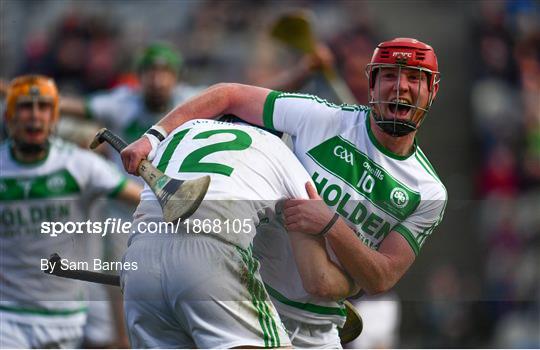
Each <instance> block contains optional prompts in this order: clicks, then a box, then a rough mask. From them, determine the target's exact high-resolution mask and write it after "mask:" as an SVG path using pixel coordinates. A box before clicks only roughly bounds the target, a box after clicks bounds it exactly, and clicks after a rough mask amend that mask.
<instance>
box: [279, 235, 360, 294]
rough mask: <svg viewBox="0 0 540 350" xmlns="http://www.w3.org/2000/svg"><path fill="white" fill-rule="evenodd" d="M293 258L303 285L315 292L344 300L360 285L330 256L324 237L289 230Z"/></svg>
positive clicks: (356, 291)
mask: <svg viewBox="0 0 540 350" xmlns="http://www.w3.org/2000/svg"><path fill="white" fill-rule="evenodd" d="M289 237H290V240H291V245H292V248H293V253H294V258H295V261H296V265H297V266H298V271H299V273H300V277H301V279H302V285H303V286H304V289H305V290H306V291H307V292H308V293H309V294H312V295H316V296H318V297H321V298H326V299H331V300H343V299H345V298H346V297H348V296H351V295H354V294H357V293H358V291H359V288H358V287H357V286H356V284H355V283H354V282H353V280H352V279H351V278H350V277H349V276H348V275H347V274H346V273H345V272H344V271H343V270H341V269H340V268H339V267H338V266H337V265H336V264H335V263H334V262H333V261H332V260H331V259H330V257H329V256H328V253H327V251H326V244H325V240H324V238H322V239H321V238H316V237H313V236H309V235H305V234H303V233H298V232H289Z"/></svg>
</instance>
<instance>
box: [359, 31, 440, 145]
mask: <svg viewBox="0 0 540 350" xmlns="http://www.w3.org/2000/svg"><path fill="white" fill-rule="evenodd" d="M366 75H367V77H368V81H369V96H368V99H369V104H370V105H371V106H372V108H373V112H374V113H373V117H374V119H375V123H376V124H377V125H378V126H379V127H380V128H381V129H382V130H383V131H384V132H386V133H388V134H390V135H391V136H397V137H400V136H404V135H407V134H409V133H411V132H413V131H416V130H417V129H418V127H419V126H420V124H421V123H422V121H423V120H424V118H425V116H426V114H427V112H428V111H429V108H430V107H431V103H432V102H433V99H434V98H435V96H436V95H437V91H438V90H439V79H440V73H439V71H438V64H437V56H436V55H435V52H434V51H433V48H432V47H431V46H429V45H427V44H424V43H423V42H420V41H418V40H416V39H410V38H397V39H393V40H390V41H385V42H382V43H380V44H379V45H378V46H377V48H376V49H375V52H374V53H373V57H372V58H371V63H369V64H368V65H367V67H366Z"/></svg>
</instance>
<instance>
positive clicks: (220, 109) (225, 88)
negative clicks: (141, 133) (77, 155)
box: [122, 83, 271, 174]
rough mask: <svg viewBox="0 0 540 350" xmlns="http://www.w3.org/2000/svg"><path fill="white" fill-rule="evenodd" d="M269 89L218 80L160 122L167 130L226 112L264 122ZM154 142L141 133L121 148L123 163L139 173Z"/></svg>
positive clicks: (257, 123) (252, 121)
mask: <svg viewBox="0 0 540 350" xmlns="http://www.w3.org/2000/svg"><path fill="white" fill-rule="evenodd" d="M270 92H271V90H269V89H265V88H260V87H255V86H249V85H241V84H233V83H221V84H216V85H213V86H211V87H209V88H208V89H206V90H205V91H203V92H202V93H201V94H199V95H197V96H195V97H193V98H191V99H189V100H188V101H186V102H185V103H182V104H180V105H178V106H176V107H175V108H174V109H173V110H172V111H170V112H169V113H167V115H166V116H165V117H163V119H161V120H160V121H159V122H158V124H157V125H159V126H161V127H162V128H163V129H164V130H165V131H166V132H167V133H170V132H171V131H173V130H174V129H176V128H177V127H178V126H179V125H182V124H184V123H185V122H187V121H190V120H193V119H213V118H217V117H219V116H220V115H223V114H234V115H236V116H238V117H240V118H242V119H244V120H245V121H247V122H249V123H252V124H256V125H261V126H262V125H263V109H264V103H265V101H266V97H267V96H268V94H269V93H270ZM150 150H151V145H150V142H149V141H148V139H147V138H146V137H142V138H140V139H139V140H137V141H135V142H134V143H132V144H131V145H129V146H128V147H127V148H126V149H124V150H123V151H122V161H123V163H124V167H125V168H126V170H127V171H128V172H129V173H130V174H136V172H137V166H138V165H139V163H140V161H141V160H142V159H145V158H146V156H147V155H148V154H149V153H150Z"/></svg>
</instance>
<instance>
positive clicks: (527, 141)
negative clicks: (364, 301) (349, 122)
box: [0, 0, 540, 348]
mask: <svg viewBox="0 0 540 350" xmlns="http://www.w3.org/2000/svg"><path fill="white" fill-rule="evenodd" d="M75 3H76V2H75ZM81 3H82V4H81V7H80V8H78V7H77V6H70V7H69V8H68V9H67V10H65V11H57V12H55V13H53V14H51V13H49V15H50V16H51V17H53V20H51V23H54V24H52V25H51V24H49V25H48V30H47V31H44V30H43V28H39V29H38V28H36V30H33V31H29V32H28V33H25V34H26V36H24V37H22V43H21V46H22V47H21V51H20V52H21V53H18V52H14V51H16V50H14V49H13V48H9V47H8V49H7V50H6V51H4V48H3V49H2V51H4V53H3V54H0V56H3V57H1V58H0V61H1V62H6V60H7V59H8V58H12V59H11V60H10V62H11V63H10V64H9V65H4V68H3V69H2V71H1V72H0V73H1V76H0V77H1V78H3V79H9V78H11V77H13V76H16V75H18V74H23V73H30V72H32V73H42V74H46V75H48V76H51V77H52V78H54V79H55V80H56V82H57V84H58V86H59V89H60V91H61V93H62V95H63V96H79V97H83V98H89V97H90V96H93V95H94V94H96V93H100V92H102V91H103V90H109V89H113V88H118V87H124V88H126V89H133V90H138V89H141V81H140V75H138V74H137V72H136V70H135V65H134V62H135V61H136V60H135V58H137V57H139V55H140V51H141V50H142V49H143V48H144V47H145V46H146V45H148V44H150V43H151V42H152V41H154V40H155V39H159V40H160V41H168V42H169V43H170V45H171V46H173V47H174V48H175V49H178V51H179V52H181V60H182V64H181V68H180V70H179V75H178V79H179V80H180V81H181V82H184V81H185V82H189V83H190V84H191V85H197V86H207V85H209V84H212V83H216V82H220V81H235V82H244V83H248V82H249V83H255V84H263V85H264V84H266V83H268V82H270V81H271V80H272V79H271V78H272V77H276V76H277V75H279V74H280V73H282V72H284V71H285V70H286V68H287V67H290V66H291V65H293V64H295V63H296V62H298V61H299V60H300V59H301V54H300V53H298V52H294V51H291V50H290V49H286V48H284V47H283V46H281V45H279V44H277V43H276V42H274V41H272V40H271V39H270V38H269V36H268V26H269V23H270V21H271V20H272V19H273V18H275V17H276V16H277V15H278V14H279V13H280V12H283V10H280V9H278V7H279V6H275V2H271V1H262V2H257V3H256V4H255V3H253V4H252V3H251V2H244V1H202V2H199V3H196V2H188V1H186V2H185V4H184V5H182V6H179V7H181V8H182V10H183V11H184V13H182V14H178V15H179V20H178V21H176V22H175V23H176V24H175V25H173V26H170V25H169V26H167V25H166V24H164V23H160V21H156V23H155V26H154V27H153V28H142V27H141V26H137V25H135V24H134V23H136V22H137V16H139V18H140V16H143V17H144V16H145V15H147V16H152V15H153V14H155V9H154V7H155V6H154V5H152V3H146V5H144V3H143V2H141V4H139V7H138V12H137V13H135V12H134V10H131V11H130V10H129V9H127V10H126V11H127V13H123V17H122V16H120V15H119V13H120V10H119V8H120V7H123V8H126V6H127V5H125V4H122V5H119V4H118V3H115V2H111V3H110V5H109V6H110V8H109V9H108V11H107V10H104V9H103V8H101V9H100V10H99V11H94V12H92V11H88V9H87V8H86V7H84V2H81ZM98 3H99V4H101V5H103V3H101V2H98ZM172 3H174V2H172ZM71 4H73V3H71ZM34 5H35V4H32V3H30V4H28V5H27V7H28V8H29V9H30V8H32V7H33V6H34ZM177 5H178V3H177ZM287 5H288V6H291V7H298V6H305V5H307V6H309V7H311V8H312V9H315V10H316V12H317V11H318V12H321V11H324V13H325V16H324V20H321V21H318V22H317V26H318V32H317V33H316V34H317V35H318V36H319V38H321V39H322V40H324V41H325V43H326V44H327V45H328V47H329V48H330V49H331V51H332V53H333V57H334V58H333V59H334V61H335V63H336V66H337V70H338V72H339V73H340V74H341V75H342V76H343V78H344V79H345V82H346V83H347V85H348V86H349V87H350V89H351V92H352V93H353V95H354V96H355V98H356V99H357V101H358V102H359V103H362V104H365V103H366V102H367V80H366V77H365V75H364V68H365V64H366V63H367V62H369V60H370V58H371V54H372V52H373V48H374V47H375V45H376V44H377V43H378V42H379V41H382V40H383V39H387V38H385V37H382V36H383V34H384V31H383V30H381V29H380V28H379V27H377V26H376V25H374V24H373V23H370V22H369V21H367V20H366V18H365V14H364V15H362V13H363V6H362V3H361V2H355V1H342V2H340V5H339V6H335V4H333V3H331V2H326V1H322V0H320V1H315V0H313V1H303V0H302V1H300V0H299V1H292V2H287ZM18 6H22V7H23V9H24V5H18ZM167 6H169V7H171V6H174V4H173V5H171V3H169V4H168V5H167ZM102 7H103V6H102ZM141 8H144V9H147V10H148V12H147V13H145V11H144V10H141ZM475 8H477V11H474V12H475V13H476V17H473V18H471V19H470V21H471V30H470V33H472V35H471V36H470V39H467V40H471V42H470V48H471V49H470V50H469V51H468V52H467V55H468V61H469V62H472V66H471V67H467V68H466V69H470V70H471V72H473V75H472V79H471V81H470V82H469V83H470V107H471V115H472V116H473V127H474V135H475V144H477V145H478V148H477V149H471V152H473V153H475V157H476V159H477V162H476V163H475V164H476V165H477V167H476V169H471V174H470V178H471V179H473V178H474V179H476V180H474V181H475V189H476V197H475V198H476V199H478V201H477V202H478V203H479V205H478V206H477V207H478V210H479V215H478V218H479V220H478V223H477V225H478V227H477V228H475V229H474V230H473V231H472V232H478V234H479V238H478V239H479V240H480V242H481V247H482V251H481V252H479V253H478V254H479V255H482V256H484V259H482V261H483V263H484V266H483V271H484V275H483V276H482V277H483V278H482V282H481V291H480V300H477V301H474V302H467V303H464V302H461V303H454V304H452V303H450V302H437V301H432V302H431V301H429V300H430V299H429V298H431V297H432V296H433V297H434V298H436V297H438V298H439V299H440V300H447V301H449V300H460V293H461V291H460V288H465V287H464V285H465V283H464V282H463V281H459V274H458V273H457V271H456V270H455V269H452V268H451V267H444V268H442V269H440V270H438V271H437V273H436V274H435V275H434V277H433V278H432V279H431V280H430V282H429V283H430V284H429V285H426V286H422V288H421V289H424V290H426V292H425V295H426V298H428V301H427V302H426V303H424V304H422V305H420V303H411V304H410V305H408V306H406V307H404V308H403V309H400V308H399V301H398V298H397V296H396V295H394V294H392V295H391V296H388V297H387V298H386V299H385V300H387V301H388V300H389V301H391V303H392V304H390V305H386V306H385V307H386V309H385V310H387V313H384V314H385V315H386V314H388V315H389V316H388V317H389V319H388V320H387V321H388V322H387V323H385V328H384V330H381V332H382V333H381V332H380V333H381V335H380V336H378V337H375V336H374V337H375V338H374V339H376V340H374V342H372V343H359V344H358V345H357V346H358V347H371V348H373V347H399V346H400V344H401V343H400V341H403V344H408V345H410V346H414V347H424V346H425V347H496V348H515V347H521V348H527V347H538V346H540V339H539V336H538V329H539V328H540V324H539V314H540V311H539V309H540V304H539V299H538V295H539V294H540V290H539V287H540V282H539V281H540V269H539V267H538V266H540V258H539V257H540V25H539V23H540V16H539V5H538V2H535V1H526V0H515V1H482V2H478V3H477V4H475ZM0 11H2V10H0ZM58 13H60V14H61V16H60V17H58V16H57V15H58ZM53 15H55V16H56V17H54V16H53ZM180 18H181V20H180ZM120 19H121V20H120ZM130 20H131V22H130V24H129V25H128V24H126V23H127V21H130ZM156 33H158V34H159V35H157V34H156ZM2 42H3V44H2V46H5V44H6V42H5V39H2ZM10 50H11V51H10ZM6 57H8V58H6ZM13 62H16V63H13ZM446 64H450V63H448V62H446ZM5 67H8V68H9V69H6V68H5ZM444 79H445V77H444V72H443V84H444ZM302 91H305V92H313V93H317V94H318V95H321V96H323V97H326V98H328V99H330V100H332V99H334V100H335V96H333V95H332V92H331V91H330V90H329V89H328V87H327V85H326V84H325V83H324V81H323V79H322V77H321V75H320V74H319V75H317V74H315V75H314V76H313V78H312V79H311V80H309V81H308V82H307V83H306V84H305V85H304V87H303V88H302ZM77 125H80V124H75V128H76V127H77ZM70 130H73V127H72V129H70ZM441 177H442V178H443V180H444V174H442V176H441ZM450 198H451V199H452V196H450ZM460 286H461V287H460ZM441 293H442V294H441ZM441 295H442V297H441ZM411 309H416V310H413V314H414V315H416V318H417V319H416V321H418V326H419V328H418V329H417V330H416V332H413V333H408V331H403V329H405V330H410V328H411V327H410V326H406V325H405V326H401V327H402V332H401V333H400V332H399V330H400V321H399V320H400V318H401V315H403V314H404V313H407V312H408V311H410V310H411ZM367 310H368V307H367V306H366V312H367ZM419 310H420V311H419ZM360 311H361V312H362V310H360ZM381 312H383V311H381ZM385 312H386V311H385ZM373 314H374V315H375V318H373V323H376V322H384V321H381V320H378V319H377V316H380V315H381V314H382V313H380V312H379V313H377V312H374V313H373ZM479 323H483V324H482V325H480V324H479ZM364 324H365V327H369V325H370V323H367V322H366V320H364ZM390 325H391V327H390ZM404 327H405V328H404ZM420 327H425V328H422V329H420ZM368 331H369V330H368ZM375 333H376V332H375ZM366 334H367V333H366ZM381 339H382V340H381ZM383 340H386V341H383Z"/></svg>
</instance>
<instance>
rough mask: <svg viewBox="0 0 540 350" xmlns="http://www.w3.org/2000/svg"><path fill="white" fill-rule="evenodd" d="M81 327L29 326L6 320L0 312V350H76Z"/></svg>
mask: <svg viewBox="0 0 540 350" xmlns="http://www.w3.org/2000/svg"><path fill="white" fill-rule="evenodd" d="M82 336H83V330H82V326H60V325H49V324H31V323H28V324H26V323H21V322H16V321H12V320H7V319H6V318H5V317H2V313H1V312H0V348H2V349H5V348H8V349H31V348H72V349H73V348H77V347H79V346H80V345H81V343H82Z"/></svg>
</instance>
